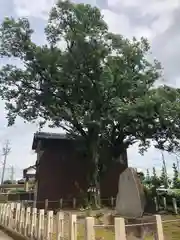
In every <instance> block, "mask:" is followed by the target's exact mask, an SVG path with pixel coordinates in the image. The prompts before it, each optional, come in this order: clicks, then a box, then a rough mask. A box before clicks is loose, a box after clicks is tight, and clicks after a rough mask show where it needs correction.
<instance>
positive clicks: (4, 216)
mask: <svg viewBox="0 0 180 240" xmlns="http://www.w3.org/2000/svg"><path fill="white" fill-rule="evenodd" d="M6 209H7V203H5V204H4V208H3V221H2V223H3V225H4V226H5V224H6Z"/></svg>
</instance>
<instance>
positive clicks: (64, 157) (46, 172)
mask: <svg viewBox="0 0 180 240" xmlns="http://www.w3.org/2000/svg"><path fill="white" fill-rule="evenodd" d="M81 144H82V142H81V141H78V140H73V139H70V138H68V137H67V136H66V135H64V134H55V133H45V132H38V133H35V134H34V138H33V143H32V149H33V150H35V151H36V153H37V162H36V187H35V194H34V195H35V201H37V207H38V208H40V207H42V204H43V206H44V201H45V199H48V200H49V204H50V205H51V208H55V207H57V204H58V203H59V199H60V198H63V199H64V200H70V199H71V200H72V198H74V197H76V198H78V199H79V198H80V197H81V196H82V195H81V194H82V192H87V190H88V187H89V186H88V181H87V172H88V168H89V165H88V161H86V158H87V156H86V153H85V152H83V151H81ZM101 157H103V158H108V157H109V155H108V152H107V151H106V149H105V150H104V151H103V152H102V156H101ZM120 159H121V160H119V161H116V162H115V163H114V164H113V165H112V166H111V168H109V169H108V171H107V173H106V174H105V175H104V177H103V178H102V179H101V180H100V186H101V197H102V198H106V199H107V198H110V197H111V196H113V197H115V196H116V194H117V189H118V179H119V174H120V173H121V172H122V171H124V170H125V169H126V168H127V153H126V152H125V153H123V154H122V155H121V157H120ZM122 160H123V161H122ZM55 202H56V203H55ZM40 203H42V204H40Z"/></svg>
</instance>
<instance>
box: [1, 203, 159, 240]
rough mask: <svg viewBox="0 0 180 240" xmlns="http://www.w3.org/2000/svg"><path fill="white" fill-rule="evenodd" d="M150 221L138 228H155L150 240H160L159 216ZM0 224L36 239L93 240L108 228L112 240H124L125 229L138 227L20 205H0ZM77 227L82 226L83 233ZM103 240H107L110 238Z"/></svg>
mask: <svg viewBox="0 0 180 240" xmlns="http://www.w3.org/2000/svg"><path fill="white" fill-rule="evenodd" d="M154 219H155V220H154V222H153V223H152V222H150V223H142V224H139V225H142V226H145V225H148V224H149V225H151V224H154V225H155V227H156V232H155V235H154V239H156V240H164V236H163V228H162V221H161V216H160V215H155V218H154ZM0 224H1V225H2V226H4V227H7V228H9V229H12V230H14V231H17V232H18V233H20V234H22V235H24V236H26V237H29V238H30V239H36V240H41V239H46V240H64V239H66V240H79V239H85V240H96V239H97V237H96V231H97V230H98V229H99V228H106V229H107V228H111V230H112V231H113V236H114V238H113V239H115V240H119V239H121V240H126V239H127V229H128V228H130V227H134V226H138V224H126V221H125V219H124V218H121V217H115V219H114V224H113V225H103V224H101V225H98V224H97V223H96V221H95V218H94V217H85V218H84V219H83V220H78V217H77V216H76V215H75V214H69V215H68V216H67V215H66V213H64V212H63V211H59V212H57V213H56V214H54V212H53V211H45V210H44V209H40V210H38V209H36V208H30V207H27V208H25V207H24V205H23V204H21V203H3V204H0ZM79 226H80V227H81V228H82V227H83V228H84V231H82V230H81V229H80V228H79ZM101 235H102V236H101V237H102V238H101V239H105V238H104V236H103V232H102V233H101ZM107 239H110V237H108V238H107ZM111 239H112V238H111Z"/></svg>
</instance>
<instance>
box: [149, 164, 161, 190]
mask: <svg viewBox="0 0 180 240" xmlns="http://www.w3.org/2000/svg"><path fill="white" fill-rule="evenodd" d="M151 183H152V185H153V186H154V187H155V189H156V188H158V187H160V186H161V180H160V179H159V177H158V176H157V174H156V169H155V167H153V174H152V177H151Z"/></svg>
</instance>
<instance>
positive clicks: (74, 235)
mask: <svg viewBox="0 0 180 240" xmlns="http://www.w3.org/2000/svg"><path fill="white" fill-rule="evenodd" d="M76 221H77V217H76V215H75V214H71V215H70V228H69V231H70V232H69V236H70V239H69V240H77V222H76Z"/></svg>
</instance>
